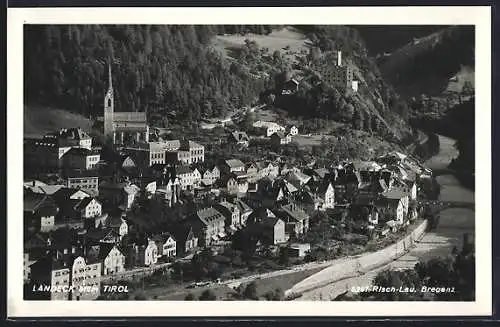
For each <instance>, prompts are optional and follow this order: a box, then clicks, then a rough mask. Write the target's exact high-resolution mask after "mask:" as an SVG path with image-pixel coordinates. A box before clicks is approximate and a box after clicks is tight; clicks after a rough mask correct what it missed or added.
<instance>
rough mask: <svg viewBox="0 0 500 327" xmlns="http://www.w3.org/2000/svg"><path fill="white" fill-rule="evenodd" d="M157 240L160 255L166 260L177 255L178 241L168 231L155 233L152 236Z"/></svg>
mask: <svg viewBox="0 0 500 327" xmlns="http://www.w3.org/2000/svg"><path fill="white" fill-rule="evenodd" d="M151 239H152V240H153V241H155V242H156V246H157V248H158V257H159V258H163V259H165V260H169V259H172V258H175V257H176V255H177V241H176V240H175V238H174V237H173V236H172V235H171V234H170V233H168V232H163V233H161V234H158V235H155V236H153V237H152V238H151Z"/></svg>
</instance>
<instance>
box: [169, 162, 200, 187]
mask: <svg viewBox="0 0 500 327" xmlns="http://www.w3.org/2000/svg"><path fill="white" fill-rule="evenodd" d="M175 174H176V176H177V177H178V178H179V181H180V185H181V189H182V190H192V189H194V188H198V187H199V186H200V182H201V174H200V172H199V171H198V169H196V168H195V169H194V170H192V169H191V168H189V167H188V166H178V167H176V168H175Z"/></svg>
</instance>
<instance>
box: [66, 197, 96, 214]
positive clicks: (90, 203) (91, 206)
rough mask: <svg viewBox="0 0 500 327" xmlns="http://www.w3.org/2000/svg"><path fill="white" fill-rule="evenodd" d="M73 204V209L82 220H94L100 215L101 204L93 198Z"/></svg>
mask: <svg viewBox="0 0 500 327" xmlns="http://www.w3.org/2000/svg"><path fill="white" fill-rule="evenodd" d="M73 201H75V200H73ZM76 201H78V202H77V203H75V206H74V209H75V211H77V212H78V213H80V215H81V217H82V218H85V219H87V218H95V217H99V216H101V214H102V205H101V203H100V202H99V201H98V200H97V199H96V198H94V197H86V198H84V199H81V200H76Z"/></svg>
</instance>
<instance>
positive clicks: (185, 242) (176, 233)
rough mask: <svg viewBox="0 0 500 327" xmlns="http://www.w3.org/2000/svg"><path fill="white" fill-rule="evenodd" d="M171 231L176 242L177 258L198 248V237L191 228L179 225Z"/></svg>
mask: <svg viewBox="0 0 500 327" xmlns="http://www.w3.org/2000/svg"><path fill="white" fill-rule="evenodd" d="M171 231H172V235H173V237H174V239H175V240H176V254H177V255H178V256H180V255H185V254H188V253H191V252H192V251H194V250H195V249H196V248H197V247H198V237H196V235H195V233H194V231H193V228H192V227H191V226H185V225H179V226H176V227H173V228H172V230H171Z"/></svg>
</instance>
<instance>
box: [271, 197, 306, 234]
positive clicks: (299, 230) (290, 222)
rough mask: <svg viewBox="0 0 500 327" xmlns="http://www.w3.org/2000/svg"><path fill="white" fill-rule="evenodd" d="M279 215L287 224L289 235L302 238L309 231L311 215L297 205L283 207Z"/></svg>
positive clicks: (291, 204)
mask: <svg viewBox="0 0 500 327" xmlns="http://www.w3.org/2000/svg"><path fill="white" fill-rule="evenodd" d="M278 215H279V216H280V218H281V219H282V220H283V221H284V222H285V223H286V227H287V232H288V233H289V234H293V235H295V236H300V235H303V234H305V233H306V232H307V230H308V229H309V215H308V214H307V213H306V212H305V211H304V210H303V209H302V208H300V207H299V206H297V205H296V204H295V203H290V204H287V205H284V206H281V208H280V211H279V212H278Z"/></svg>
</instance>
